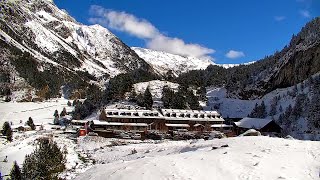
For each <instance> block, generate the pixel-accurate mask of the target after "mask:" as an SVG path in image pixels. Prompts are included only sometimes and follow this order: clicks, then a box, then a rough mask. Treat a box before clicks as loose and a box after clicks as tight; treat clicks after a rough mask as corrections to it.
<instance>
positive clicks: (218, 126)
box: [211, 124, 233, 128]
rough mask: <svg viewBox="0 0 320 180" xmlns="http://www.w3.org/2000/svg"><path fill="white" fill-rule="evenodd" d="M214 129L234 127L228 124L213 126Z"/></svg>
mask: <svg viewBox="0 0 320 180" xmlns="http://www.w3.org/2000/svg"><path fill="white" fill-rule="evenodd" d="M211 127H212V128H228V127H233V125H227V124H213V125H211Z"/></svg>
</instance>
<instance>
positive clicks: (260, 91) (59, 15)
mask: <svg viewBox="0 0 320 180" xmlns="http://www.w3.org/2000/svg"><path fill="white" fill-rule="evenodd" d="M0 16H1V19H0V53H1V56H0V70H1V71H0V85H1V86H0V96H2V97H6V100H7V101H10V100H11V99H14V100H18V101H34V100H43V99H48V98H53V97H59V96H65V97H67V98H71V99H76V98H81V99H83V98H86V99H87V100H86V101H85V102H84V103H83V104H82V103H79V104H77V106H76V107H77V108H76V112H75V114H76V115H77V118H78V117H79V118H84V117H86V116H87V115H89V114H90V113H91V112H93V110H96V109H97V108H100V107H102V106H105V105H106V104H108V103H110V102H114V101H118V100H124V99H126V100H128V93H129V94H130V93H131V96H132V94H135V91H133V89H134V84H136V83H139V82H145V81H151V80H157V79H161V80H168V81H171V82H175V83H177V84H179V88H178V89H179V90H178V91H177V92H174V91H172V90H170V89H164V90H165V93H164V95H165V97H163V99H162V100H163V101H164V104H167V107H168V108H177V107H180V108H190V109H192V108H193V109H199V108H201V107H200V106H199V102H198V101H203V102H205V101H206V87H209V86H212V87H224V88H226V90H227V97H228V98H235V99H242V100H257V99H259V98H262V97H263V96H265V95H266V94H268V93H270V92H272V91H274V90H276V89H279V88H288V87H291V86H294V85H297V84H298V83H301V82H303V81H305V80H306V79H309V81H308V82H318V81H315V80H314V79H312V76H313V75H315V74H317V73H319V71H320V66H319V64H320V18H319V17H318V18H314V19H313V20H311V21H310V22H309V23H307V24H306V25H305V27H303V28H302V29H301V31H300V32H299V33H298V34H297V35H293V36H292V39H291V41H290V43H289V44H288V45H287V46H285V47H284V48H283V49H282V50H281V51H277V52H275V53H274V54H273V55H271V56H266V57H265V58H263V59H260V60H258V61H256V62H254V63H251V64H248V65H239V66H231V67H230V66H228V67H230V68H225V67H227V66H221V65H215V64H214V63H212V62H210V61H208V60H200V59H197V58H193V57H183V56H179V55H172V54H169V53H166V52H158V51H154V50H148V49H142V48H130V47H128V46H127V45H126V44H124V43H123V42H122V41H121V40H120V39H119V38H117V37H116V36H115V35H114V34H112V33H111V32H110V31H109V30H108V29H106V28H104V27H102V26H100V25H90V26H87V25H83V24H81V23H79V22H77V21H76V20H75V19H73V18H72V17H71V16H69V15H68V14H67V13H66V12H65V11H64V10H60V9H59V8H57V7H56V6H55V5H54V3H53V2H52V1H49V0H27V1H22V0H15V1H13V0H9V1H0ZM143 58H144V59H143ZM157 58H158V59H157ZM202 63H203V64H202ZM310 84H312V89H313V91H316V90H315V89H316V88H315V87H318V86H315V85H314V83H310ZM302 89H303V88H302ZM194 90H197V91H194ZM315 94H316V93H315ZM138 96H139V94H135V97H132V99H135V98H136V99H137V97H138ZM197 98H198V99H197ZM138 99H139V98H138ZM172 99H174V101H172ZM178 101H179V102H178ZM181 102H182V103H181Z"/></svg>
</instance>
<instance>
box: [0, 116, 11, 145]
mask: <svg viewBox="0 0 320 180" xmlns="http://www.w3.org/2000/svg"><path fill="white" fill-rule="evenodd" d="M2 134H3V135H4V136H7V140H8V141H10V142H11V141H12V129H11V126H10V124H9V122H8V121H6V122H4V123H3V126H2Z"/></svg>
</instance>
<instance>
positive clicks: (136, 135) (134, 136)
mask: <svg viewBox="0 0 320 180" xmlns="http://www.w3.org/2000/svg"><path fill="white" fill-rule="evenodd" d="M131 138H132V139H141V134H138V133H136V134H134V135H132V136H131Z"/></svg>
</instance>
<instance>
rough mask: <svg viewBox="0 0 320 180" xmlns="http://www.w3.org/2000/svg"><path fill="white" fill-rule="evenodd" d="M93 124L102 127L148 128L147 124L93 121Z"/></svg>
mask: <svg viewBox="0 0 320 180" xmlns="http://www.w3.org/2000/svg"><path fill="white" fill-rule="evenodd" d="M93 124H95V125H102V126H148V124H147V123H120V122H107V121H99V120H93Z"/></svg>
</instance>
